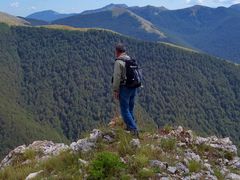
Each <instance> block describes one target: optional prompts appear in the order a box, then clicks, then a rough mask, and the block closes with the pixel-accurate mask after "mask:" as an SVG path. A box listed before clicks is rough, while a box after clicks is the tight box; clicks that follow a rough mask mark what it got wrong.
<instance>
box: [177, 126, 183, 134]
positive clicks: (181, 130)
mask: <svg viewBox="0 0 240 180" xmlns="http://www.w3.org/2000/svg"><path fill="white" fill-rule="evenodd" d="M181 132H183V127H182V126H178V128H177V130H176V133H177V134H180V133H181Z"/></svg>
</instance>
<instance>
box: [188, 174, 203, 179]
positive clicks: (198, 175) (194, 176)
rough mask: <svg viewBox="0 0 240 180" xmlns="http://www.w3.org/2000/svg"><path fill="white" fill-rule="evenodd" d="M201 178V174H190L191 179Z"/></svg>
mask: <svg viewBox="0 0 240 180" xmlns="http://www.w3.org/2000/svg"><path fill="white" fill-rule="evenodd" d="M202 176H203V174H202V173H192V175H191V179H201V177H202Z"/></svg>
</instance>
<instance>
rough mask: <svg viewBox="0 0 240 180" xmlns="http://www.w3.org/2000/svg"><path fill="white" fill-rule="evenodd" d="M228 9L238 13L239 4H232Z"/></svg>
mask: <svg viewBox="0 0 240 180" xmlns="http://www.w3.org/2000/svg"><path fill="white" fill-rule="evenodd" d="M229 8H230V9H235V10H239V11H240V3H238V4H234V5H232V6H230V7H229Z"/></svg>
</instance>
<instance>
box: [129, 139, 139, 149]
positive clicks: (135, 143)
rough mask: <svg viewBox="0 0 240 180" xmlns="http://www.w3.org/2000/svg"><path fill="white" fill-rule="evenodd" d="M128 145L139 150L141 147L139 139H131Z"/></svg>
mask: <svg viewBox="0 0 240 180" xmlns="http://www.w3.org/2000/svg"><path fill="white" fill-rule="evenodd" d="M130 145H131V146H132V147H133V148H140V147H141V144H140V140H139V139H132V140H131V141H130Z"/></svg>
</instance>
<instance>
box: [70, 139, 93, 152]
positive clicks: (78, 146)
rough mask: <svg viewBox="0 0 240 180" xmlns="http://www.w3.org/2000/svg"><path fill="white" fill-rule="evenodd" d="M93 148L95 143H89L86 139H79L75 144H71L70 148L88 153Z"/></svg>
mask: <svg viewBox="0 0 240 180" xmlns="http://www.w3.org/2000/svg"><path fill="white" fill-rule="evenodd" d="M94 147H95V143H94V142H91V141H90V140H89V139H88V138H85V139H80V140H78V141H77V142H73V143H72V144H71V145H70V148H71V149H72V150H73V151H75V152H78V151H81V152H89V151H91V150H92V149H93V148H94Z"/></svg>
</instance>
